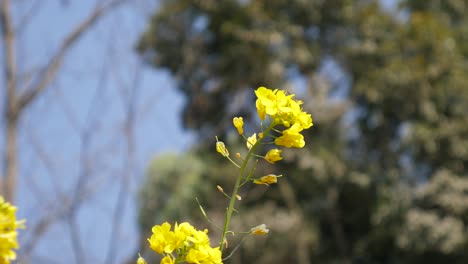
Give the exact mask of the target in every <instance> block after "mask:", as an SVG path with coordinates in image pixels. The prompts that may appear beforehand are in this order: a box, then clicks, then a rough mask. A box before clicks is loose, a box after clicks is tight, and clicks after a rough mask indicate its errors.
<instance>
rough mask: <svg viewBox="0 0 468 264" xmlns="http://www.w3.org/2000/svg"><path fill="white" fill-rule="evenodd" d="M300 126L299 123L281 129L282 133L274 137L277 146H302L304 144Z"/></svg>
mask: <svg viewBox="0 0 468 264" xmlns="http://www.w3.org/2000/svg"><path fill="white" fill-rule="evenodd" d="M301 131H302V127H301V126H300V125H299V124H294V125H293V126H291V127H290V128H288V129H286V130H284V131H283V135H282V136H280V137H279V138H276V139H275V144H276V145H277V146H285V147H287V148H293V147H294V148H303V147H304V146H305V141H304V136H303V135H302V134H300V132H301Z"/></svg>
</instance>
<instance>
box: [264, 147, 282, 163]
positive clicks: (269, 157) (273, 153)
mask: <svg viewBox="0 0 468 264" xmlns="http://www.w3.org/2000/svg"><path fill="white" fill-rule="evenodd" d="M281 152H282V150H279V149H271V150H270V151H268V152H267V154H266V155H265V160H266V161H268V162H269V163H271V164H273V163H275V162H277V161H279V160H282V159H283V158H282V157H281Z"/></svg>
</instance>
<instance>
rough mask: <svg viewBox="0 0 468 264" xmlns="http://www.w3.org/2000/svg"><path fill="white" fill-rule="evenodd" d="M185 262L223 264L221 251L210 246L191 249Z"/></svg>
mask: <svg viewBox="0 0 468 264" xmlns="http://www.w3.org/2000/svg"><path fill="white" fill-rule="evenodd" d="M185 261H187V263H197V264H221V263H222V259H221V251H220V250H219V248H218V247H217V248H212V247H210V246H206V245H201V246H199V247H197V248H192V249H190V250H189V252H188V253H187V256H186V258H185Z"/></svg>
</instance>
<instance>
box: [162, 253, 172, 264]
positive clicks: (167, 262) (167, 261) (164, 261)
mask: <svg viewBox="0 0 468 264" xmlns="http://www.w3.org/2000/svg"><path fill="white" fill-rule="evenodd" d="M174 263H175V260H174V258H172V257H171V256H170V255H167V256H165V257H164V258H163V259H161V262H160V264H174Z"/></svg>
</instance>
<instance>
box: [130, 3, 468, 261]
mask: <svg viewBox="0 0 468 264" xmlns="http://www.w3.org/2000/svg"><path fill="white" fill-rule="evenodd" d="M467 9H468V1H466V0H450V1H435V0H434V1H432V0H431V1H421V0H419V1H418V0H406V1H400V9H398V10H395V11H389V10H384V9H383V8H382V7H381V6H380V5H379V2H378V1H346V0H336V1H319V0H310V1H304V0H293V1H282V0H273V1H249V0H246V1H236V0H223V1H214V0H207V1H195V0H178V1H176V0H172V1H169V0H167V1H163V2H162V4H161V8H160V9H159V10H158V11H157V12H156V14H155V15H154V17H153V19H152V21H151V22H150V25H149V27H148V30H147V31H146V33H145V34H144V35H143V36H142V38H141V40H140V43H139V45H138V50H139V52H140V53H141V55H142V56H143V58H144V59H145V60H146V61H147V62H148V63H150V64H152V65H154V66H155V67H161V68H164V69H167V70H169V71H170V72H171V74H173V75H174V76H175V77H176V78H177V81H178V87H177V88H178V89H179V90H180V91H182V92H183V93H184V95H185V96H186V98H187V102H186V106H185V110H184V124H185V126H186V127H187V128H191V129H194V130H196V131H197V132H199V135H200V138H201V139H209V141H200V142H202V143H200V145H199V146H197V148H198V149H199V151H198V152H197V153H196V155H195V154H189V155H188V156H190V157H191V158H190V157H185V155H184V157H173V158H172V160H173V161H171V162H168V161H165V162H162V163H158V162H155V163H153V164H152V168H155V169H153V170H150V172H149V174H148V181H152V180H151V179H153V182H152V183H151V184H145V187H144V189H143V192H142V193H143V194H145V193H146V194H145V195H146V196H144V199H142V201H145V199H147V200H148V201H151V203H154V204H157V206H155V207H152V209H151V210H150V209H149V207H146V205H144V206H142V210H141V219H142V223H145V221H147V222H146V224H144V225H143V226H142V227H143V229H145V228H147V226H151V225H153V224H154V221H157V220H158V219H157V218H154V216H155V215H158V217H159V216H160V217H161V218H164V219H168V218H171V217H174V218H177V219H174V220H179V219H180V218H182V219H183V218H185V217H194V216H196V215H197V214H198V212H196V211H197V210H198V207H197V206H196V203H194V200H193V199H194V197H195V196H198V197H201V198H202V199H201V200H202V204H204V206H206V209H207V211H209V214H214V215H213V218H214V220H216V214H215V212H216V211H217V210H218V211H219V210H223V208H225V206H226V205H225V204H224V203H222V201H223V200H222V199H214V198H213V197H219V196H218V195H219V193H218V192H217V191H216V188H215V186H216V185H217V184H219V185H221V186H223V184H224V181H229V180H232V179H234V176H232V175H229V173H230V169H229V167H228V166H229V165H228V164H226V163H224V161H222V160H221V159H219V158H217V157H215V156H213V154H212V152H214V149H213V146H214V140H213V138H214V135H218V136H219V137H222V138H229V137H230V133H235V132H234V128H233V127H232V124H231V118H230V117H232V116H243V117H244V119H245V120H246V121H247V126H246V130H248V128H249V125H250V126H253V124H254V123H255V122H250V124H249V123H248V121H249V120H250V121H254V120H255V118H256V116H255V115H254V113H255V112H254V111H253V110H254V108H253V105H254V104H253V96H250V94H251V93H252V88H256V87H257V86H260V85H265V86H271V87H283V88H289V89H290V90H291V91H292V92H296V93H297V95H298V96H299V97H302V98H303V100H304V101H305V102H306V103H305V105H304V108H305V110H306V111H308V112H310V113H312V116H313V118H314V124H315V125H314V127H313V128H312V129H311V130H310V132H309V133H308V134H306V135H305V136H306V141H307V142H310V144H309V147H306V148H305V149H302V150H301V151H296V152H289V151H285V152H284V162H282V165H280V166H275V168H274V170H277V171H272V170H273V168H270V167H268V166H267V165H265V166H264V165H262V166H259V173H262V172H268V173H272V172H273V173H275V172H280V173H282V174H285V177H283V178H282V180H281V182H280V183H279V184H278V186H275V187H270V188H272V190H270V191H269V192H268V193H267V194H265V195H263V194H262V191H261V189H259V188H258V187H256V188H253V189H252V190H251V192H253V194H256V195H252V194H249V196H252V197H255V199H257V200H255V203H254V202H253V201H249V200H246V201H242V204H243V206H245V208H244V209H243V212H244V215H243V217H244V218H245V219H248V220H246V222H245V223H234V225H235V226H236V227H239V228H242V227H244V228H245V226H254V225H256V224H258V221H259V219H258V218H259V217H265V220H264V221H265V223H268V224H271V225H272V226H273V227H272V234H271V236H270V237H268V238H267V239H266V240H262V241H246V242H245V244H244V245H243V247H242V249H241V250H240V252H241V253H240V254H236V255H239V256H237V257H236V258H233V259H232V260H231V262H232V263H252V262H254V263H311V262H315V263H466V262H468V254H467V253H466V252H465V250H464V248H466V246H467V245H468V240H467V237H468V233H467V231H468V217H467V213H468V211H467V210H468V209H467V208H466V204H468V200H467V199H468V198H467V197H466V194H467V193H468V187H467V186H468V185H467V181H468V177H467V176H468V169H467V168H468V88H467V87H466V85H467V83H468V75H467V74H466V72H468V68H467V67H468V44H467V43H468V37H467V36H468V16H466V15H465V14H466V11H467ZM330 62H333V63H335V64H334V65H335V66H332V67H325V66H324V65H329V63H330ZM336 76H341V77H343V76H344V81H340V80H339V81H337V80H336V79H334V78H335V77H336ZM297 80H303V81H304V83H305V85H303V86H304V87H302V89H299V88H298V86H297ZM348 86H349V89H348V88H347V87H348ZM337 93H340V94H341V95H342V96H341V97H339V98H338V99H337V96H336V94H337ZM203 142H209V144H208V145H206V144H205V143H203ZM231 152H233V153H235V151H231ZM195 160H196V161H195ZM187 161H188V162H187ZM185 163H188V164H192V165H184V164H185ZM195 164H197V165H195ZM184 166H189V167H190V166H193V167H190V168H185V169H184ZM233 171H234V170H233ZM220 172H221V173H222V175H220ZM195 174H196V175H198V176H194V175H195ZM170 175H177V176H175V177H171V176H170ZM185 177H187V178H185ZM154 179H159V180H157V181H155V180H154ZM283 180H284V181H283ZM185 181H187V183H188V184H187V186H181V185H184V184H181V183H182V182H185ZM226 186H229V185H227V184H226ZM178 188H182V189H178ZM183 189H186V190H185V191H183ZM189 189H190V190H189ZM158 190H160V191H158ZM172 196H176V197H172ZM163 201H166V202H165V203H162V202H163ZM191 202H192V204H190V203H191ZM258 202H260V203H259V204H258ZM185 206H187V208H185ZM189 207H190V208H192V209H190V210H193V211H188V210H189V209H188V208H189ZM171 208H172V209H171ZM181 208H185V209H184V210H181ZM173 209H174V210H176V211H177V210H179V211H178V212H176V211H173ZM281 219H288V220H287V221H283V220H281ZM200 220H201V219H200ZM179 221H181V220H179ZM200 223H202V222H200ZM259 248H260V249H261V251H258V249H259ZM291 252H294V253H291ZM273 256H274V257H273Z"/></svg>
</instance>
